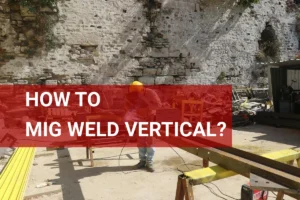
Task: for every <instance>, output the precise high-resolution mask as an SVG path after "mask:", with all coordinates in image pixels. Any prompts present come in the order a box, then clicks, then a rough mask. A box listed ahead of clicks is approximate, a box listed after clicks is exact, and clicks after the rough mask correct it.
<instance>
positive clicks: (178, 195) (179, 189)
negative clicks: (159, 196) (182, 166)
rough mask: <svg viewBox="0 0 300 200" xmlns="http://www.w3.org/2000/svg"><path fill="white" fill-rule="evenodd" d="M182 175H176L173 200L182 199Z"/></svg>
mask: <svg viewBox="0 0 300 200" xmlns="http://www.w3.org/2000/svg"><path fill="white" fill-rule="evenodd" d="M182 181H183V176H181V175H180V176H178V180H177V190H176V197H175V200H184V188H183V184H182Z"/></svg>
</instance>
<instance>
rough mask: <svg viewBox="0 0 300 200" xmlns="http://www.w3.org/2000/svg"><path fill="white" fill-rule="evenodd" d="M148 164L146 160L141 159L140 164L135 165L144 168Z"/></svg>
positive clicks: (137, 167)
mask: <svg viewBox="0 0 300 200" xmlns="http://www.w3.org/2000/svg"><path fill="white" fill-rule="evenodd" d="M145 166H146V161H140V162H139V163H138V164H136V165H135V168H136V169H142V168H144V167H145Z"/></svg>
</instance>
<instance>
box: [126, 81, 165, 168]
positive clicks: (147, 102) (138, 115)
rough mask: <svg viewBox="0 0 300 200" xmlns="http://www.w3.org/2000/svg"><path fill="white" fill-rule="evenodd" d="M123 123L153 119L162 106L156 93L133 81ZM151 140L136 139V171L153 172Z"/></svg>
mask: <svg viewBox="0 0 300 200" xmlns="http://www.w3.org/2000/svg"><path fill="white" fill-rule="evenodd" d="M126 100H127V102H126V108H127V113H126V114H125V121H127V122H142V121H143V122H147V121H151V120H153V119H154V116H155V111H156V109H158V108H160V107H161V106H162V103H161V101H160V98H159V97H158V95H157V93H156V92H155V91H154V90H152V89H149V88H144V86H143V84H142V83H141V82H139V81H134V82H133V83H132V84H131V85H130V87H129V94H128V96H127V99H126ZM151 140H152V139H151V138H150V140H149V139H148V140H147V139H145V140H144V139H143V140H142V139H141V138H139V139H138V149H139V159H140V162H139V163H138V164H137V165H136V166H135V167H136V168H137V169H142V168H145V167H146V168H147V170H148V171H149V172H154V167H153V157H154V154H155V148H154V147H152V145H151V144H152V141H151ZM143 145H144V146H143Z"/></svg>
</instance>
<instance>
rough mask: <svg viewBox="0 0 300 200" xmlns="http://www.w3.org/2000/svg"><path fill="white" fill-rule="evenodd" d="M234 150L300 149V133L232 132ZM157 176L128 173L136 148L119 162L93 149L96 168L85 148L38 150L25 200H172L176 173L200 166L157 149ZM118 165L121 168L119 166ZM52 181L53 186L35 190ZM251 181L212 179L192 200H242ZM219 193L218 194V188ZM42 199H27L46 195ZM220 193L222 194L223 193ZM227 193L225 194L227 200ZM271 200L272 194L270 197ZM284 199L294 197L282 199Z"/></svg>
mask: <svg viewBox="0 0 300 200" xmlns="http://www.w3.org/2000/svg"><path fill="white" fill-rule="evenodd" d="M233 144H234V147H236V148H240V149H243V150H247V151H250V152H254V153H257V154H262V153H266V152H272V151H278V150H283V149H287V148H296V149H299V150H300V131H299V130H292V129H283V128H281V129H279V128H275V127H269V126H262V125H253V126H248V127H243V128H238V129H236V130H234V132H233ZM156 151H157V152H156V156H155V166H156V172H154V173H149V172H146V171H143V170H141V171H132V166H133V165H135V164H136V163H137V162H138V154H137V149H136V148H125V149H124V151H123V153H122V156H121V157H120V158H121V159H120V161H119V154H120V152H121V148H101V149H96V150H95V153H94V157H95V158H97V159H96V166H95V167H94V168H91V167H89V165H90V162H89V161H86V160H84V159H85V149H81V148H73V149H64V150H58V151H46V150H45V149H38V152H37V156H36V159H35V162H34V166H33V168H32V172H31V176H30V180H29V184H28V188H27V190H26V196H27V197H26V198H25V199H39V200H101V199H105V200H141V199H143V200H169V199H174V197H175V191H176V184H177V177H178V175H179V174H181V173H180V172H179V171H177V168H179V169H180V170H183V171H184V170H188V169H187V167H186V166H184V165H182V163H183V160H182V159H181V158H180V157H179V156H178V154H179V155H180V156H181V157H182V158H183V159H184V161H185V162H186V163H189V164H193V165H188V168H189V169H195V168H197V167H198V168H199V166H195V165H200V166H201V164H202V160H201V159H199V158H198V157H196V156H194V155H192V154H189V153H187V152H184V151H182V150H180V149H175V151H176V152H177V153H176V152H175V151H174V150H173V149H171V148H157V150H156ZM119 164H120V166H119ZM47 180H51V182H52V183H53V185H50V186H46V187H43V188H36V186H37V185H38V184H41V183H44V182H45V181H47ZM248 181H249V179H247V178H245V177H242V176H240V175H237V176H234V177H231V178H227V179H223V180H219V181H215V182H213V184H206V185H198V186H194V187H193V189H194V195H195V199H196V200H200V199H201V200H218V199H224V200H225V199H228V200H230V199H231V200H232V199H240V192H241V187H242V185H243V184H245V183H247V182H248ZM218 188H219V189H220V191H219V190H218ZM45 192H51V193H48V194H47V193H46V195H43V196H40V195H38V196H36V197H35V198H33V197H32V196H31V195H35V194H40V193H45ZM222 193H223V194H222ZM226 195H227V196H226ZM29 197H30V198H29ZM270 199H274V194H270ZM284 199H285V200H288V199H292V198H289V197H285V198H284Z"/></svg>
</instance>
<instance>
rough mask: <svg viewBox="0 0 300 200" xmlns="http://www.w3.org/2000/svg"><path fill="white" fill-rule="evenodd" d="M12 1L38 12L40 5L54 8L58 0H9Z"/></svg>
mask: <svg viewBox="0 0 300 200" xmlns="http://www.w3.org/2000/svg"><path fill="white" fill-rule="evenodd" d="M9 2H10V3H18V4H20V5H21V6H23V7H27V8H28V9H29V10H30V11H31V12H36V11H37V9H38V7H50V8H53V6H54V5H55V2H56V0H9Z"/></svg>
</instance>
